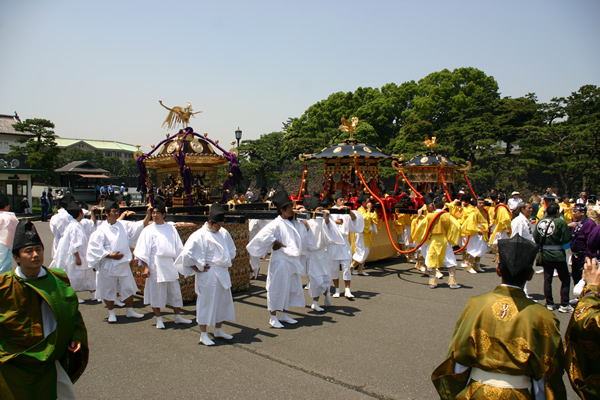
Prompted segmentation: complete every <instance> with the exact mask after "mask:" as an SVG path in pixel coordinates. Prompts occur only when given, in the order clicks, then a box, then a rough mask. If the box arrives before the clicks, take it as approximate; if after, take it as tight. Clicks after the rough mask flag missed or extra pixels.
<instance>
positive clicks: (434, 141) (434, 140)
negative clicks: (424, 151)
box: [423, 136, 437, 151]
mask: <svg viewBox="0 0 600 400" xmlns="http://www.w3.org/2000/svg"><path fill="white" fill-rule="evenodd" d="M423 143H424V144H425V146H427V147H429V150H431V151H433V148H434V147H435V145H436V144H437V137H435V136H433V137H432V138H431V139H429V136H425V141H424V142H423Z"/></svg>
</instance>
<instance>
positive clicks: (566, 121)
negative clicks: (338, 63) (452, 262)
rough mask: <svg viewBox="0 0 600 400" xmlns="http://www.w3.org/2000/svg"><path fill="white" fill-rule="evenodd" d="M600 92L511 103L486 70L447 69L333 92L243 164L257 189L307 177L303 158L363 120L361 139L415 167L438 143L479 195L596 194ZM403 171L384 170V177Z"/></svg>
mask: <svg viewBox="0 0 600 400" xmlns="http://www.w3.org/2000/svg"><path fill="white" fill-rule="evenodd" d="M599 93H600V92H599V89H598V88H597V87H596V86H593V85H585V86H583V87H581V88H580V89H579V90H578V91H577V92H573V93H572V94H571V96H569V97H567V98H555V99H552V101H551V102H550V103H549V104H543V103H539V102H538V100H537V98H536V96H535V94H533V93H527V94H525V95H523V96H522V97H518V98H511V97H501V96H500V93H499V85H498V83H497V82H496V80H495V79H494V78H493V77H492V76H488V75H486V74H485V73H484V72H483V71H481V70H478V69H476V68H472V67H468V68H457V69H455V70H453V71H450V70H447V69H444V70H442V71H439V72H434V73H431V74H429V75H427V76H426V77H424V78H423V79H421V80H419V81H418V82H415V81H409V82H405V83H402V84H400V85H397V84H395V83H388V84H386V85H384V86H382V87H381V88H369V87H359V88H357V89H356V90H355V91H354V92H347V93H344V92H337V93H333V94H331V95H330V96H329V97H327V98H326V99H324V100H321V101H319V102H317V103H315V104H313V105H311V106H310V107H308V109H307V110H306V111H305V112H304V113H303V114H302V115H301V116H299V117H295V118H289V119H288V120H287V121H286V122H284V124H283V130H282V132H273V133H271V134H268V135H263V136H262V137H261V138H260V139H258V140H254V141H247V142H245V143H244V146H242V147H241V154H240V157H241V159H242V164H241V166H242V169H243V170H244V172H245V173H246V174H248V173H249V174H250V175H249V176H248V175H245V176H246V179H247V180H252V179H253V178H254V176H255V175H256V174H257V173H258V172H257V171H260V173H259V175H260V178H259V177H258V175H256V177H257V181H258V180H261V181H266V182H267V184H271V183H273V182H277V181H278V179H277V177H278V174H279V173H280V172H281V171H282V170H283V169H285V167H286V166H288V167H289V168H291V169H294V168H295V169H298V170H301V167H300V165H299V161H298V155H299V154H302V153H315V152H318V151H320V150H322V149H323V148H324V147H327V146H330V145H333V144H336V143H339V142H341V141H343V140H344V139H346V138H347V137H348V134H347V133H345V132H342V131H340V130H339V125H340V119H341V117H342V116H345V117H346V118H348V119H350V118H351V117H354V116H357V117H358V118H359V120H360V123H359V125H358V127H357V129H356V131H355V133H354V136H355V137H356V138H357V139H359V140H361V141H364V142H366V143H368V144H370V145H374V146H377V147H379V148H380V149H382V150H383V151H384V152H387V153H389V154H404V155H405V157H406V158H407V159H408V158H410V157H412V156H415V155H418V154H423V153H424V152H426V151H427V150H428V149H427V148H425V147H424V146H423V140H424V138H425V136H429V137H433V136H435V137H437V142H438V145H437V146H436V148H435V151H436V152H438V153H440V154H443V155H446V156H448V157H450V158H451V159H452V160H453V161H454V162H456V163H459V164H462V163H464V162H466V161H469V162H471V164H472V166H473V167H472V169H471V171H470V172H469V175H470V176H471V178H472V181H473V182H475V184H476V187H477V188H478V189H479V190H487V189H489V188H492V187H495V188H499V189H502V190H505V191H511V190H514V189H527V188H530V189H533V188H537V189H541V188H542V187H547V186H553V187H555V188H557V189H558V190H559V191H560V192H561V193H565V192H569V193H574V191H576V190H579V189H584V188H585V189H587V190H591V191H594V190H597V189H599V188H598V185H599V184H600V178H598V177H597V176H596V174H594V173H593V172H594V171H595V170H597V168H598V165H599V160H600V155H599V153H598V140H599V137H600V100H599ZM275 138H277V140H275V142H276V143H277V146H274V145H273V144H274V143H275V142H274V139H275ZM263 150H266V151H267V152H269V154H268V155H267V154H266V153H265V152H264V151H263ZM276 152H277V154H275V153H276ZM259 160H262V161H260V162H259ZM245 163H249V164H248V166H246V167H245V166H244V164H245ZM260 163H262V164H260ZM259 165H260V168H258V166H259ZM393 173H394V172H393V170H392V169H391V168H387V167H385V166H384V168H382V176H384V177H386V176H387V177H391V175H393Z"/></svg>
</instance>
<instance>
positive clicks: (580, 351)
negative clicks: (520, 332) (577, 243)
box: [565, 257, 600, 399]
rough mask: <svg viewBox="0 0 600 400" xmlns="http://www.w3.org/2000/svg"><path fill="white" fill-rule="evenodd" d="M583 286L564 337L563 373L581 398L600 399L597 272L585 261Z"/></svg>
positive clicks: (592, 262) (599, 277)
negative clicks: (564, 370)
mask: <svg viewBox="0 0 600 400" xmlns="http://www.w3.org/2000/svg"><path fill="white" fill-rule="evenodd" d="M583 280H584V281H585V283H586V285H585V287H584V288H583V290H582V291H581V295H580V296H579V301H578V302H577V306H576V307H575V311H574V312H573V315H572V316H571V321H570V322H569V326H568V328H567V333H566V334H565V358H566V364H567V366H566V370H567V374H568V375H569V380H570V381H571V386H573V389H574V390H575V392H576V393H577V394H578V395H579V397H581V398H582V399H598V398H600V346H599V343H600V269H598V263H597V260H596V259H595V258H593V259H590V258H589V257H588V258H586V262H585V266H584V269H583Z"/></svg>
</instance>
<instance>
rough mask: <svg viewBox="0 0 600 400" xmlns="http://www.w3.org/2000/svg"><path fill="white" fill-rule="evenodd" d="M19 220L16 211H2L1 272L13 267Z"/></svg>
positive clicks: (0, 224)
mask: <svg viewBox="0 0 600 400" xmlns="http://www.w3.org/2000/svg"><path fill="white" fill-rule="evenodd" d="M18 224H19V220H18V219H17V217H16V216H15V214H14V213H12V212H8V211H0V274H1V273H3V272H6V271H10V270H11V269H12V260H13V256H12V247H13V239H14V236H15V229H16V228H17V225H18Z"/></svg>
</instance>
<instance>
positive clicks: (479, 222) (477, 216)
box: [460, 208, 490, 242]
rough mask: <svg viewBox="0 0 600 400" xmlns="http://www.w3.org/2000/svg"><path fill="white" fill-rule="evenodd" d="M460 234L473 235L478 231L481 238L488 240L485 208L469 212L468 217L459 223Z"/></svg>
mask: <svg viewBox="0 0 600 400" xmlns="http://www.w3.org/2000/svg"><path fill="white" fill-rule="evenodd" d="M460 229H461V234H462V235H461V236H473V235H477V234H478V233H479V232H481V233H482V236H483V237H482V239H483V240H484V241H486V242H487V240H488V231H489V229H490V228H489V225H488V218H487V216H486V215H485V210H483V211H480V210H479V209H478V208H475V210H474V211H473V212H472V213H471V214H469V217H468V218H467V219H466V220H465V221H464V222H463V223H462V224H461V226H460Z"/></svg>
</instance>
